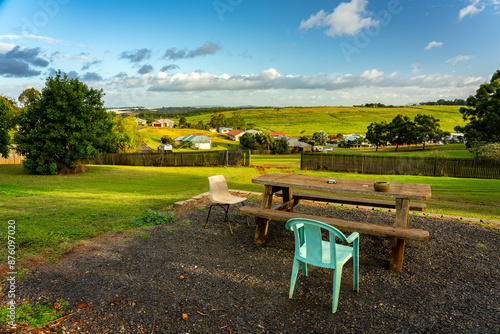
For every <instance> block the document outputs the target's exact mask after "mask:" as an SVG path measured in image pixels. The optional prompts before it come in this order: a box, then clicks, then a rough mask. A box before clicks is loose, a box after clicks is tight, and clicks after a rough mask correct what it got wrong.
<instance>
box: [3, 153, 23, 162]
mask: <svg viewBox="0 0 500 334" xmlns="http://www.w3.org/2000/svg"><path fill="white" fill-rule="evenodd" d="M23 159H24V155H19V154H17V153H16V151H14V150H10V153H9V157H8V158H7V159H5V158H4V157H1V156H0V165H8V164H20V163H22V162H23Z"/></svg>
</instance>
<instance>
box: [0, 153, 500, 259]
mask: <svg viewBox="0 0 500 334" xmlns="http://www.w3.org/2000/svg"><path fill="white" fill-rule="evenodd" d="M297 158H298V159H299V160H298V161H300V155H293V156H272V155H271V156H269V155H268V156H255V157H252V160H253V163H255V164H256V165H260V166H272V165H273V164H274V165H278V166H277V167H281V168H282V167H283V166H285V167H289V171H291V172H296V173H303V174H308V175H318V176H325V177H333V178H355V179H367V180H387V181H400V182H414V183H428V184H430V185H431V188H432V193H433V198H432V200H431V201H429V202H428V203H427V204H428V212H431V213H442V214H453V215H462V216H466V217H479V218H484V219H496V220H500V209H499V208H500V198H499V196H498V194H499V193H500V180H478V179H454V178H433V177H422V176H400V175H398V176H392V175H389V176H387V175H384V176H377V175H357V174H340V173H332V172H325V171H320V172H316V171H299V170H298V161H297ZM266 168H267V172H282V170H281V169H277V168H272V167H271V168H269V167H266ZM88 169H89V170H88V172H86V173H83V174H78V175H65V176H34V175H27V174H25V173H24V170H23V168H22V166H20V165H0V194H1V199H2V200H1V202H0V217H1V221H2V222H4V223H3V224H2V225H1V226H0V239H1V241H0V242H1V243H2V244H3V245H6V242H7V241H6V236H7V221H8V220H15V221H16V243H17V246H19V247H20V248H21V251H20V252H19V253H18V254H17V256H18V257H19V256H20V257H26V256H28V255H30V254H34V253H44V252H50V253H53V252H55V253H56V254H57V252H58V251H61V250H62V249H64V247H65V246H67V245H68V244H71V243H74V242H75V241H78V240H82V239H86V238H89V237H92V236H95V235H98V234H101V233H103V232H107V231H123V230H128V229H131V228H134V227H135V225H134V224H133V222H131V219H132V218H133V217H139V216H141V215H142V214H143V212H145V211H146V210H147V209H151V210H155V211H169V210H172V204H173V203H174V202H176V201H180V200H185V199H188V198H191V197H193V196H195V195H199V194H200V193H203V192H206V191H208V182H207V177H208V176H211V175H217V174H223V175H225V177H226V179H227V180H228V184H229V187H230V188H234V189H242V190H252V191H262V186H259V185H255V184H252V183H251V179H252V178H253V177H255V176H257V175H259V171H258V170H257V169H256V168H255V167H246V168H245V167H244V168H227V167H220V168H210V167H204V168H191V167H128V166H88ZM202 223H203V222H200V225H201V224H202ZM4 249H5V248H4ZM5 256H6V254H5V253H2V259H1V260H2V261H3V263H5Z"/></svg>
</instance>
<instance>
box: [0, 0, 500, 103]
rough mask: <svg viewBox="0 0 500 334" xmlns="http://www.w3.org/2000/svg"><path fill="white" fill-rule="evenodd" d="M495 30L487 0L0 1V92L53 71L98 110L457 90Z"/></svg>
mask: <svg viewBox="0 0 500 334" xmlns="http://www.w3.org/2000/svg"><path fill="white" fill-rule="evenodd" d="M499 31H500V0H459V1H457V0H453V1H451V0H450V1H447V0H443V1H426V0H419V1H417V0H413V1H412V0H389V1H374V0H351V1H349V0H344V2H341V1H324V0H314V1H305V0H304V1H299V0H288V1H269V0H267V1H263V0H252V1H250V0H207V1H189V0H186V1H168V0H166V1H151V0H143V1H128V0H121V1H115V0H110V1H102V0H100V1H95V0H88V1H76V0H37V1H34V0H23V1H19V0H6V1H5V0H4V1H1V0H0V95H6V96H9V97H13V98H17V97H18V96H19V94H21V92H22V91H23V90H24V89H26V88H30V87H34V88H36V89H39V90H41V89H42V88H43V86H44V85H45V80H46V78H47V77H48V76H51V75H53V73H54V72H55V71H56V70H59V69H60V70H62V71H63V72H65V73H67V74H68V75H69V76H72V77H77V78H79V79H80V80H82V81H84V82H85V83H87V84H88V85H89V86H91V87H94V88H102V89H103V90H104V93H105V94H106V95H105V97H104V100H105V104H106V106H107V107H121V106H146V107H161V106H202V105H204V106H208V105H223V106H239V105H256V106H281V107H282V106H322V105H335V106H338V105H352V104H362V103H368V102H381V103H385V104H400V105H402V104H406V103H415V102H421V101H435V100H437V99H440V98H444V99H455V98H467V96H469V95H471V94H474V93H475V90H476V89H477V88H478V86H479V85H480V84H481V83H483V82H485V81H488V80H489V79H490V77H491V75H492V74H493V73H494V72H495V71H496V70H497V69H500V38H499V36H498V32H499Z"/></svg>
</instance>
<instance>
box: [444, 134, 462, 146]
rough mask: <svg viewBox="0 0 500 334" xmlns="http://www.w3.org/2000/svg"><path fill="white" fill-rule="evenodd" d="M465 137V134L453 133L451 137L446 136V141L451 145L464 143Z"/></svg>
mask: <svg viewBox="0 0 500 334" xmlns="http://www.w3.org/2000/svg"><path fill="white" fill-rule="evenodd" d="M464 139H465V135H464V134H463V133H457V132H453V133H450V135H449V136H446V138H445V141H446V142H447V143H449V144H451V143H464V142H465V141H464Z"/></svg>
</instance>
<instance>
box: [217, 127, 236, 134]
mask: <svg viewBox="0 0 500 334" xmlns="http://www.w3.org/2000/svg"><path fill="white" fill-rule="evenodd" d="M232 130H233V129H231V128H226V127H220V128H219V133H228V132H229V131H232Z"/></svg>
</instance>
